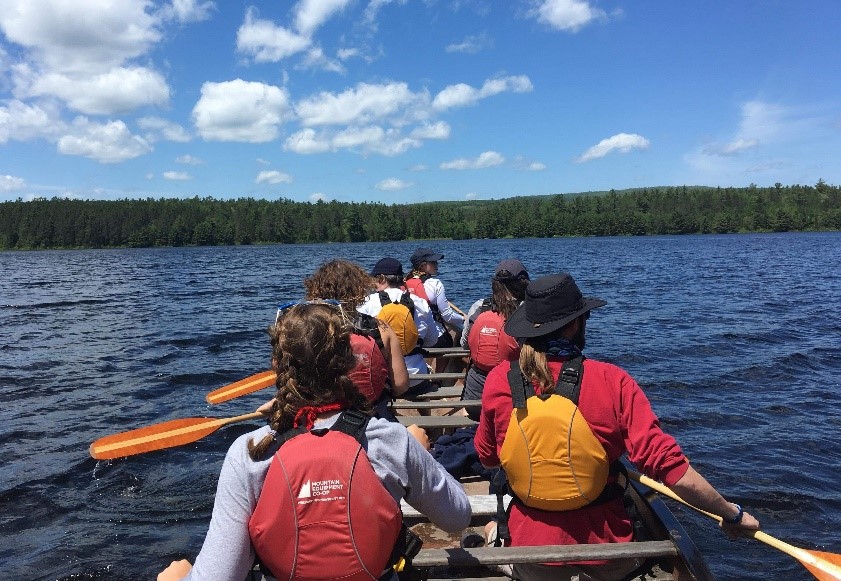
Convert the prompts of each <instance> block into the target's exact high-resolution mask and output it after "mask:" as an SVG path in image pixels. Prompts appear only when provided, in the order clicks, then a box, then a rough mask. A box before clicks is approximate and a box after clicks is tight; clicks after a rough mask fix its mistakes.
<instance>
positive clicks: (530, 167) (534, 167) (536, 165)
mask: <svg viewBox="0 0 841 581" xmlns="http://www.w3.org/2000/svg"><path fill="white" fill-rule="evenodd" d="M525 169H526V171H543V170H544V169H546V164H544V163H540V162H539V161H533V162H531V163H529V164H527V165H526V166H525Z"/></svg>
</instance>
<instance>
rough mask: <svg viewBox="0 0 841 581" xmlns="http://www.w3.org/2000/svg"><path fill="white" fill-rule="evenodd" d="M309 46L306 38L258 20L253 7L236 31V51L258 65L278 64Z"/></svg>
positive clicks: (270, 22)
mask: <svg viewBox="0 0 841 581" xmlns="http://www.w3.org/2000/svg"><path fill="white" fill-rule="evenodd" d="M309 45H310V39H309V38H308V37H306V36H304V35H301V34H297V33H295V32H293V31H291V30H288V29H286V28H283V27H282V26H277V25H276V24H275V23H274V22H272V21H271V20H263V19H260V18H258V16H257V10H256V9H255V8H253V7H252V8H249V9H248V11H247V12H246V13H245V22H243V24H242V26H240V28H239V30H238V31H237V51H238V52H241V53H244V54H247V55H249V56H251V57H252V58H253V59H254V60H255V61H256V62H258V63H259V62H278V61H279V60H281V59H284V58H286V57H289V56H292V55H294V54H297V53H299V52H301V51H303V50H306V48H307V47H308V46H309Z"/></svg>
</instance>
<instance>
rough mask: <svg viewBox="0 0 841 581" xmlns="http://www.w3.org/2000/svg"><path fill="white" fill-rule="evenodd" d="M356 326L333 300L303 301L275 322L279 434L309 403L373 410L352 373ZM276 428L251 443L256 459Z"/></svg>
mask: <svg viewBox="0 0 841 581" xmlns="http://www.w3.org/2000/svg"><path fill="white" fill-rule="evenodd" d="M351 331H352V326H351V325H350V323H349V322H348V321H347V320H346V319H345V318H344V317H343V316H342V314H341V313H340V311H339V310H338V309H337V308H336V307H333V306H330V305H326V304H323V303H302V304H300V305H296V306H294V307H292V308H291V309H290V310H288V311H287V312H285V313H284V314H283V315H282V316H281V318H280V319H279V320H278V322H277V323H275V324H274V325H272V326H270V327H269V336H270V338H271V343H272V364H273V367H274V370H275V372H276V373H277V381H276V385H277V394H276V395H275V402H274V405H273V406H272V409H271V412H270V416H269V425H270V426H271V428H272V430H274V432H275V434H282V433H284V432H286V431H288V430H290V429H291V428H292V427H293V422H294V420H295V416H296V415H297V413H298V411H299V410H300V409H301V408H303V407H307V406H314V407H317V406H324V405H328V404H334V403H338V404H341V405H342V406H343V407H347V408H353V409H357V410H361V411H363V412H366V413H370V412H371V405H370V404H369V403H368V400H367V399H365V396H363V395H362V394H361V393H360V392H359V390H358V389H357V388H356V386H355V385H354V383H353V381H351V379H350V377H349V376H348V373H349V372H350V371H351V370H352V369H353V367H354V366H355V365H356V358H355V357H354V355H353V351H352V350H351V346H350V335H351ZM275 434H271V433H270V434H268V435H266V436H265V437H264V438H263V439H262V440H260V442H258V443H256V444H255V443H254V441H251V442H249V443H248V452H249V455H250V456H251V458H252V459H254V460H259V459H260V458H262V457H263V456H265V454H266V452H267V451H268V449H269V447H270V446H271V444H272V441H273V440H274V439H275Z"/></svg>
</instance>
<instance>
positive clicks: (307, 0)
mask: <svg viewBox="0 0 841 581" xmlns="http://www.w3.org/2000/svg"><path fill="white" fill-rule="evenodd" d="M349 2H350V0H300V1H299V2H298V5H297V7H296V11H295V12H296V13H295V27H296V28H297V30H298V31H299V32H300V33H301V34H303V35H307V36H309V35H312V33H314V32H315V31H316V30H317V29H318V28H319V27H320V26H321V25H322V24H324V23H325V22H327V21H328V20H329V19H330V18H331V17H333V15H335V14H336V13H338V12H340V11H341V10H343V9H344V8H345V6H347V5H348V3H349Z"/></svg>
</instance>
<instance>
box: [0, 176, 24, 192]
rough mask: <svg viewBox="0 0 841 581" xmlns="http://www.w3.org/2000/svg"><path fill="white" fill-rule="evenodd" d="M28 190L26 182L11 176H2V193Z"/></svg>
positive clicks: (0, 177)
mask: <svg viewBox="0 0 841 581" xmlns="http://www.w3.org/2000/svg"><path fill="white" fill-rule="evenodd" d="M23 189H26V180H24V179H23V178H18V177H15V176H10V175H0V192H18V191H20V190H23Z"/></svg>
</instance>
